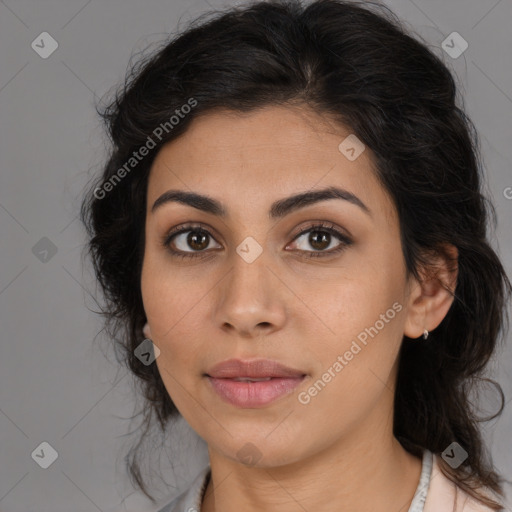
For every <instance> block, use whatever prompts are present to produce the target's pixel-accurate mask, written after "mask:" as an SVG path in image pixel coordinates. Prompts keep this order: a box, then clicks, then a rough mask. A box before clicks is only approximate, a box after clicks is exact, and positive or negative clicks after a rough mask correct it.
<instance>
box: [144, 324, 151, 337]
mask: <svg viewBox="0 0 512 512" xmlns="http://www.w3.org/2000/svg"><path fill="white" fill-rule="evenodd" d="M142 334H144V337H145V338H146V339H151V329H150V327H149V324H148V323H147V322H146V323H145V324H144V327H143V328H142Z"/></svg>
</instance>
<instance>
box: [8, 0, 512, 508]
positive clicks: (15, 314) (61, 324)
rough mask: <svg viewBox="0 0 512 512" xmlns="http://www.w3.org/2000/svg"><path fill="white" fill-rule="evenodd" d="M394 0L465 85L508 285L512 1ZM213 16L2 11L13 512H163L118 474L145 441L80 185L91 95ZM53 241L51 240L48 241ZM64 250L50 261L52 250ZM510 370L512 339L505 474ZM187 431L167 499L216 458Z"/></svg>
mask: <svg viewBox="0 0 512 512" xmlns="http://www.w3.org/2000/svg"><path fill="white" fill-rule="evenodd" d="M237 3H238V4H242V3H243V2H237ZM386 3H387V4H388V5H389V6H390V7H391V8H392V9H393V10H394V11H395V12H396V13H397V14H398V15H399V16H400V17H401V18H402V19H403V20H405V21H406V22H407V23H408V25H409V26H410V27H411V28H412V29H413V30H415V31H416V33H417V34H419V35H420V36H421V37H423V38H424V39H425V40H426V41H427V42H428V44H429V46H431V47H432V48H433V50H434V51H435V52H436V53H437V54H438V55H440V56H442V58H443V60H444V61H445V62H446V63H447V64H448V66H450V67H451V68H452V69H453V71H454V73H456V75H457V77H458V81H459V83H460V86H461V87H462V91H463V95H464V98H465V104H466V109H467V111H468V113H469V114H470V116H471V117H472V119H473V120H474V122H475V124H476V126H477V128H478V130H479V133H480V136H481V140H482V150H483V156H484V161H485V168H486V171H487V185H486V186H487V193H488V195H489V196H490V197H491V198H492V199H493V200H494V203H495V205H496V208H497V213H498V221H499V224H498V229H497V231H496V233H495V234H494V235H493V237H492V243H493V245H494V246H495V248H496V249H497V250H498V252H499V253H500V254H501V256H502V258H503V260H504V262H505V265H506V267H507V271H508V272H509V275H510V274H511V272H510V269H511V257H510V254H511V251H510V249H511V248H512V230H511V229H510V223H511V221H510V218H511V214H512V199H507V190H508V191H509V192H510V194H508V197H509V198H510V197H511V196H512V190H511V189H507V187H512V174H511V167H510V164H511V157H512V144H511V142H512V137H511V135H512V133H511V132H512V65H511V64H512V63H511V57H510V56H511V54H512V31H511V30H510V22H511V20H512V1H511V0H500V1H498V0H479V1H476V0H473V1H467V0H466V1H464V0H449V1H446V0H429V1H427V0H415V1H411V0H393V1H388V2H386ZM210 5H211V6H213V7H222V6H223V5H234V2H224V3H223V2H221V1H214V0H210V3H209V4H208V3H207V2H206V1H205V0H193V1H185V0H181V1H180V0H172V1H169V0H168V1H164V0H149V1H147V0H146V1H143V0H129V1H128V0H108V1H104V2H99V1H98V0H89V1H87V0H72V1H63V0H3V1H0V38H1V39H0V116H1V120H2V123H1V125H0V130H1V132H0V169H1V174H0V176H1V187H0V234H1V241H2V243H1V246H0V258H1V262H2V264H1V269H0V315H1V317H0V318H1V344H0V346H1V351H2V352H1V357H0V510H1V511H2V512H14V511H19V512H30V511H38V512H50V511H51V512H60V511H69V510H73V511H75V512H82V511H83V512H89V511H97V510H100V511H104V512H107V511H123V510H133V511H135V510H137V511H143V510H147V511H150V510H154V509H155V507H151V506H150V504H149V502H148V501H147V500H146V499H144V498H143V497H142V496H141V495H140V494H139V493H137V492H134V490H133V488H131V486H130V484H129V482H128V480H127V477H126V475H125V473H124V472H123V456H124V453H126V449H127V448H128V447H129V446H130V442H131V441H132V440H133V439H134V438H128V437H125V436H123V434H125V433H126V432H127V431H128V427H129V423H128V421H127V420H126V419H124V418H128V417H130V415H131V414H132V411H133V404H134V398H133V396H134V392H133V389H132V385H131V378H130V377H129V376H128V373H127V370H124V369H119V368H118V366H117V364H116V363H115V358H114V357H113V354H112V352H109V351H108V350H107V349H106V348H105V347H107V346H108V343H107V342H106V341H105V340H104V339H102V338H101V337H98V338H97V339H96V341H94V340H95V336H96V334H97V333H98V331H99V329H100V326H101V324H100V319H99V318H98V317H97V316H96V315H94V314H93V313H92V312H90V311H89V310H88V308H94V306H95V304H94V301H93V300H92V298H91V296H90V291H91V290H94V284H93V283H94V281H93V279H92V276H91V271H90V268H89V266H88V265H86V266H83V267H82V265H81V256H80V255H81V251H82V248H83V243H84V232H83V230H82V227H81V225H80V222H79V221H78V220H77V218H76V215H77V208H78V206H79V201H80V194H81V192H82V190H83V187H84V185H85V184H86V182H87V180H88V179H89V178H90V176H91V175H92V173H94V172H95V171H97V170H98V168H99V166H100V165H101V162H102V158H103V156H104V143H103V133H102V130H101V125H100V122H99V120H98V119H97V117H96V114H95V110H94V108H93V106H94V102H95V99H96V98H98V97H102V96H103V95H104V94H105V93H106V92H107V91H108V90H109V89H110V88H111V87H112V86H114V85H115V84H117V83H118V82H119V81H120V80H121V79H122V78H123V77H124V74H125V70H126V66H127V64H128V61H129V58H130V56H131V55H132V54H134V53H136V52H137V51H140V50H142V49H144V48H145V47H146V46H147V45H148V44H149V43H152V42H156V41H159V40H161V39H162V38H163V37H164V36H165V35H166V34H167V33H169V32H174V31H175V30H176V29H177V28H181V27H182V26H183V24H184V23H186V22H187V21H188V20H189V19H191V18H193V17H195V16H196V15H198V14H200V13H201V12H203V11H205V10H208V9H209V8H210V7H209V6H210ZM44 31H46V32H49V33H50V34H51V35H52V37H53V38H55V40H57V42H58V44H59V47H58V49H57V50H56V51H55V52H54V53H53V54H52V55H51V56H50V57H48V58H47V59H43V58H41V57H40V56H39V55H38V54H37V53H36V52H35V51H34V50H33V49H32V48H31V43H32V41H34V40H35V39H36V37H37V36H38V35H39V34H41V33H42V32H44ZM453 31H457V32H459V33H460V34H461V35H462V36H463V37H464V39H465V40H466V41H467V42H468V44H469V47H468V49H467V50H466V51H465V52H464V54H463V55H462V56H460V57H459V58H457V59H453V58H452V57H450V56H448V55H447V54H446V53H445V52H444V51H443V49H442V47H441V43H442V41H443V40H444V39H445V38H446V37H447V36H448V35H449V34H450V33H451V32H453ZM43 237H47V238H48V239H49V240H50V241H51V244H50V243H49V242H48V241H47V240H43V241H42V242H39V241H40V239H41V238H43ZM38 242H39V245H37V246H36V244H37V243H38ZM52 244H53V245H52ZM34 246H36V249H34V250H33V247H34ZM53 246H55V248H54V250H55V249H56V250H57V252H56V253H55V254H54V255H52V252H51V250H50V252H48V254H46V255H45V254H44V253H42V252H41V251H42V250H43V249H45V248H46V249H48V248H49V247H50V248H51V247H53ZM41 247H42V249H41ZM34 253H35V254H34ZM41 259H42V260H43V261H41ZM45 259H46V261H44V260H45ZM511 362H512V347H511V343H510V334H509V337H508V343H507V346H506V348H505V349H504V350H503V352H502V353H501V354H500V355H499V357H497V358H496V363H495V364H494V365H493V367H492V371H491V375H492V376H493V377H495V378H496V379H497V380H498V381H499V382H500V383H501V385H502V386H503V388H504V391H505V393H506V399H507V401H508V404H507V407H506V409H505V411H504V413H503V415H502V416H501V418H500V419H499V420H495V421H492V422H490V423H489V424H487V426H486V427H485V437H486V440H487V442H488V446H489V447H490V449H491V451H492V455H493V458H494V461H495V464H496V466H497V468H498V469H499V470H500V471H501V472H502V474H504V475H505V476H506V477H507V478H509V479H510V478H512V453H511V444H512V443H511V441H510V436H511V433H512V402H511V401H510V400H511V399H512V373H511V370H510V367H511ZM179 426H180V428H179V429H178V430H177V431H176V433H174V434H173V435H172V436H171V437H170V438H169V440H168V443H167V445H166V446H167V447H173V453H175V454H176V455H175V458H174V463H175V466H176V467H177V471H176V474H174V473H173V472H172V471H171V468H170V465H169V463H168V462H166V457H165V453H164V457H162V460H161V465H160V467H161V468H162V470H163V471H164V477H165V479H166V481H167V485H165V484H164V483H160V484H158V480H157V481H156V482H155V483H156V484H157V485H158V489H159V493H158V496H159V498H160V499H161V501H165V500H166V499H167V498H169V497H171V496H173V495H176V494H177V493H179V492H180V491H181V490H182V489H184V488H185V487H186V486H187V485H188V484H189V483H190V481H191V480H192V478H193V477H194V476H195V475H196V473H197V472H198V471H199V469H200V468H201V467H203V465H204V464H205V463H206V462H207V455H206V451H205V444H204V442H203V441H202V440H200V439H199V438H198V437H197V436H196V435H195V434H193V433H191V431H190V429H189V428H188V427H187V425H186V424H184V422H182V423H181V424H180V425H179ZM43 441H46V442H48V443H50V445H51V446H53V448H54V449H55V450H56V451H57V452H58V458H57V460H56V461H55V462H54V463H53V464H52V465H51V466H50V467H49V468H47V469H42V468H41V467H39V466H38V465H37V464H36V463H35V462H34V460H33V459H32V457H31V453H32V452H33V451H34V450H35V449H36V448H37V447H38V446H39V445H40V443H41V442H43ZM178 444H179V450H178ZM123 450H124V451H123ZM509 489H510V487H509ZM509 507H510V506H509ZM510 510H512V507H510Z"/></svg>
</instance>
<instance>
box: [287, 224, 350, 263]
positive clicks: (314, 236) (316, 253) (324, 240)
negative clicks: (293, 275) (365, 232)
mask: <svg viewBox="0 0 512 512" xmlns="http://www.w3.org/2000/svg"><path fill="white" fill-rule="evenodd" d="M308 234H309V236H307V237H306V235H308ZM333 236H334V237H335V238H337V239H338V240H339V244H338V245H337V246H335V247H334V249H332V248H331V249H330V250H326V249H327V248H328V247H330V246H331V243H332V242H334V240H333ZM301 239H303V240H302V242H300V244H297V241H300V240H301ZM293 241H294V242H295V244H296V245H299V249H300V250H301V251H304V252H306V253H308V252H309V254H307V255H306V257H322V256H332V255H333V254H337V253H339V252H341V251H342V250H344V249H345V248H346V247H347V246H349V245H351V244H352V240H351V239H350V238H349V237H348V236H346V235H344V234H343V233H341V232H340V231H339V230H338V229H336V228H335V227H334V225H333V224H330V223H324V222H321V223H318V224H313V225H312V226H309V227H308V228H307V229H306V230H303V231H301V232H300V233H299V234H298V235H297V236H296V237H295V238H294V239H293ZM300 245H302V247H300ZM307 245H309V246H310V247H313V249H314V250H313V251H308V250H307V249H306V247H305V246H307Z"/></svg>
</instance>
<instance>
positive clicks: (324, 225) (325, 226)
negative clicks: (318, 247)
mask: <svg viewBox="0 0 512 512" xmlns="http://www.w3.org/2000/svg"><path fill="white" fill-rule="evenodd" d="M189 231H192V232H197V233H204V234H207V235H208V236H209V237H211V238H213V239H215V238H214V237H213V236H212V235H211V233H210V232H209V231H208V229H206V228H205V227H203V226H202V225H201V224H193V225H185V226H180V227H178V228H173V229H172V230H171V231H169V232H168V233H166V235H165V236H164V238H163V240H162V245H163V246H164V247H165V248H166V249H167V250H168V251H169V252H170V253H171V255H172V257H174V258H181V259H186V258H201V257H203V254H202V253H204V252H205V251H193V252H184V251H177V250H175V249H171V241H172V239H173V238H174V237H175V236H178V235H180V234H182V233H188V232H189ZM310 231H320V232H326V233H329V234H331V235H334V236H335V237H336V238H338V239H339V241H340V242H341V243H340V244H339V245H338V246H337V247H336V248H335V249H331V250H329V251H303V250H300V249H299V250H298V251H299V252H306V253H307V255H306V256H305V257H306V258H318V257H320V258H321V257H327V256H332V255H334V254H338V253H340V252H341V251H343V250H344V249H346V247H347V246H349V245H351V244H352V240H351V239H350V238H348V237H347V236H346V235H345V234H343V233H341V232H340V231H339V230H338V229H336V228H335V227H334V225H333V224H331V223H329V222H320V223H316V224H313V225H311V226H308V227H307V228H306V229H304V230H302V231H300V232H299V233H298V234H297V235H295V236H294V237H293V240H292V242H293V241H295V240H297V239H298V238H300V237H301V236H302V235H304V234H305V233H309V232H310Z"/></svg>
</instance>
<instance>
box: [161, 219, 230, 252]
mask: <svg viewBox="0 0 512 512" xmlns="http://www.w3.org/2000/svg"><path fill="white" fill-rule="evenodd" d="M185 235H186V236H185ZM212 240H214V238H213V236H212V235H211V234H210V232H209V231H208V230H206V229H205V228H203V227H202V226H198V225H193V226H181V227H178V228H175V229H172V230H171V231H170V232H169V233H168V234H167V235H166V236H165V238H164V240H163V245H164V246H165V247H166V248H167V249H168V250H169V251H170V253H171V254H172V255H173V256H176V257H178V258H180V257H181V258H195V257H198V256H202V254H201V253H202V252H204V250H205V249H207V248H209V246H210V241H212ZM173 245H175V246H176V247H177V250H176V249H174V248H173V247H172V246H173ZM219 247H220V246H219ZM188 248H191V249H192V251H188V250H187V249H188ZM194 253H199V254H194Z"/></svg>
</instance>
